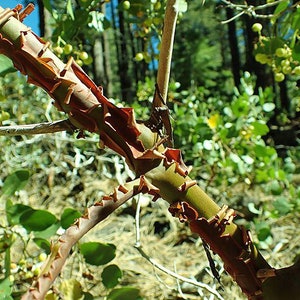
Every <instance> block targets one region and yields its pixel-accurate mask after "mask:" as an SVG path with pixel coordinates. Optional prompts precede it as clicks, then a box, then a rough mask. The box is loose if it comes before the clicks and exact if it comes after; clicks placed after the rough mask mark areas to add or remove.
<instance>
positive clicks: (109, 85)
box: [103, 31, 113, 97]
mask: <svg viewBox="0 0 300 300" xmlns="http://www.w3.org/2000/svg"><path fill="white" fill-rule="evenodd" d="M103 50H104V57H105V59H104V71H105V78H106V95H107V96H108V97H112V94H113V81H112V78H113V71H112V66H111V56H110V44H109V37H108V32H106V31H104V32H103Z"/></svg>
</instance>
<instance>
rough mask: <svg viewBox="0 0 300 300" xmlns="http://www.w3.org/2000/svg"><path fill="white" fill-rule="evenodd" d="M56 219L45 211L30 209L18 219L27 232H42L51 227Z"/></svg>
mask: <svg viewBox="0 0 300 300" xmlns="http://www.w3.org/2000/svg"><path fill="white" fill-rule="evenodd" d="M56 221H57V219H56V218H55V216H54V215H53V214H51V213H50V212H48V211H46V210H36V209H30V210H27V211H25V212H24V213H23V214H22V215H21V217H20V224H21V225H22V226H23V227H24V228H26V230H28V231H42V230H45V229H46V228H48V227H50V226H51V225H53V224H54V223H55V222H56Z"/></svg>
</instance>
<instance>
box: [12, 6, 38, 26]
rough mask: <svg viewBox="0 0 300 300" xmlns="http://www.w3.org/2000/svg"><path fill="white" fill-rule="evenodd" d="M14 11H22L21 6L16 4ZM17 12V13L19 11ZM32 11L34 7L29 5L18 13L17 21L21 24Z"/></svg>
mask: <svg viewBox="0 0 300 300" xmlns="http://www.w3.org/2000/svg"><path fill="white" fill-rule="evenodd" d="M15 9H17V10H18V9H20V10H21V9H22V5H20V4H18V5H17V6H16V7H15ZM20 10H18V11H20ZM33 11H34V5H33V4H32V3H29V4H28V5H27V6H26V7H25V8H24V10H23V11H21V12H19V14H18V15H17V19H18V20H19V21H20V22H23V20H24V19H25V18H26V17H27V16H28V15H30V14H31V13H32V12H33Z"/></svg>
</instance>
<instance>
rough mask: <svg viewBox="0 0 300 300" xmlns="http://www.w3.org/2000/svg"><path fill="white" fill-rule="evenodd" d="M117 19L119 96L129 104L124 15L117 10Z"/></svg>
mask: <svg viewBox="0 0 300 300" xmlns="http://www.w3.org/2000/svg"><path fill="white" fill-rule="evenodd" d="M118 2H119V4H121V3H122V0H119V1H118ZM118 17H119V28H118V29H119V32H120V36H119V41H120V53H119V58H118V60H119V76H120V83H121V94H122V100H123V101H126V102H127V103H130V100H131V99H132V95H131V79H130V76H129V72H128V71H129V65H128V61H129V58H128V50H127V42H126V29H125V20H124V14H123V11H122V10H118Z"/></svg>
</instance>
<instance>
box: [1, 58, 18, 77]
mask: <svg viewBox="0 0 300 300" xmlns="http://www.w3.org/2000/svg"><path fill="white" fill-rule="evenodd" d="M16 71H17V70H16V69H15V68H14V65H13V62H12V61H11V60H10V59H9V58H8V57H7V56H5V55H3V54H0V76H2V77H3V76H4V75H6V74H8V73H12V72H16Z"/></svg>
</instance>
